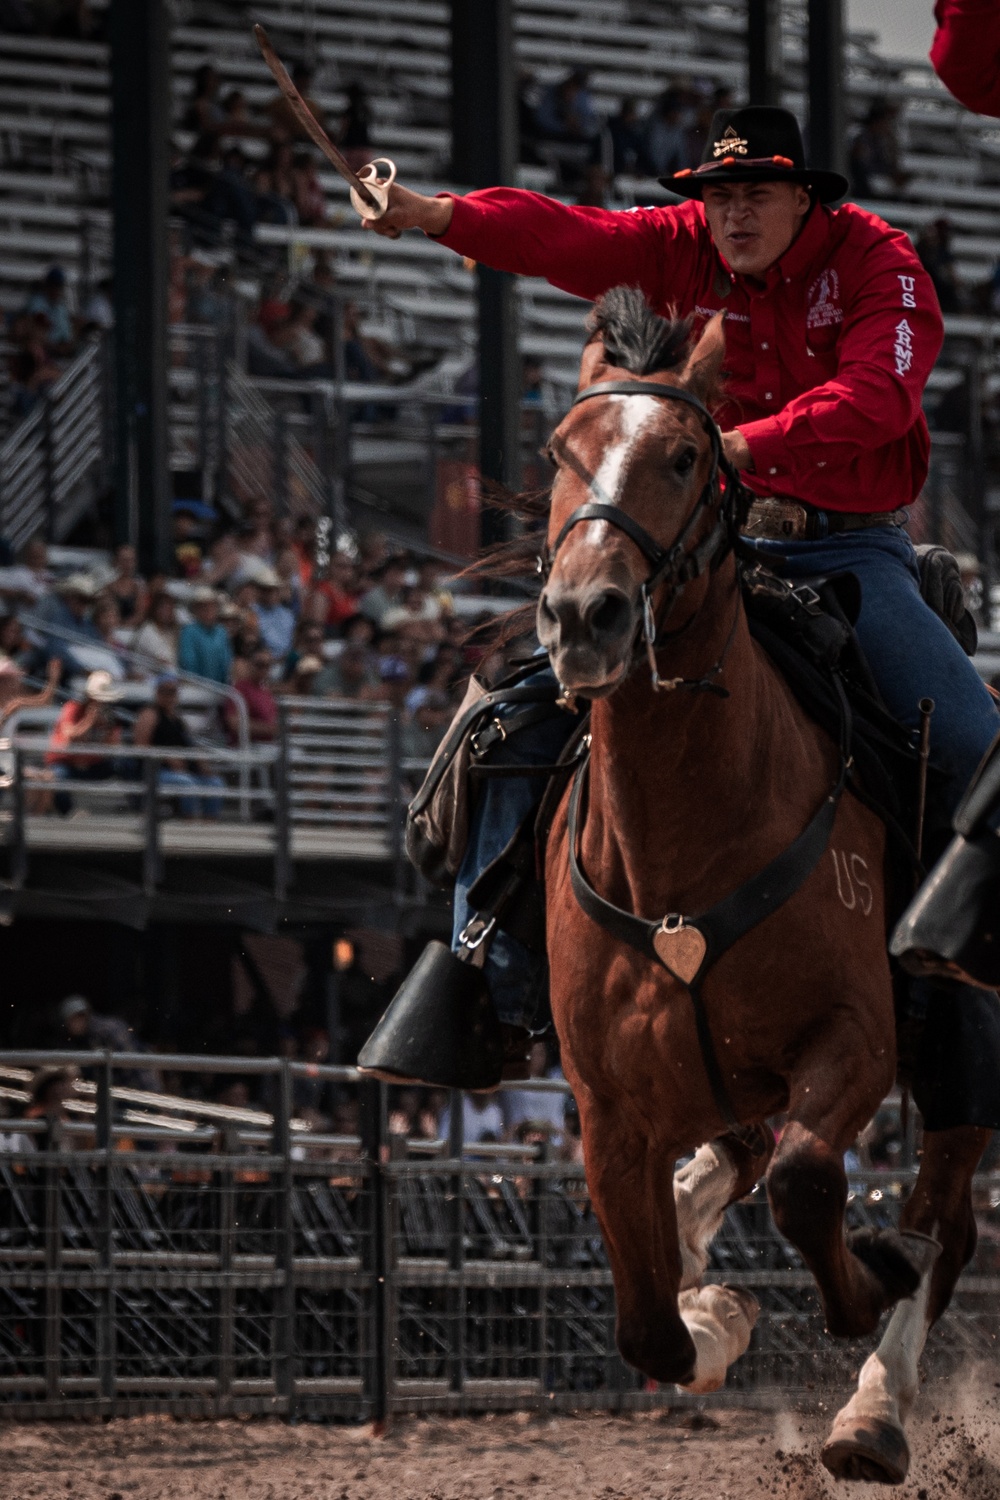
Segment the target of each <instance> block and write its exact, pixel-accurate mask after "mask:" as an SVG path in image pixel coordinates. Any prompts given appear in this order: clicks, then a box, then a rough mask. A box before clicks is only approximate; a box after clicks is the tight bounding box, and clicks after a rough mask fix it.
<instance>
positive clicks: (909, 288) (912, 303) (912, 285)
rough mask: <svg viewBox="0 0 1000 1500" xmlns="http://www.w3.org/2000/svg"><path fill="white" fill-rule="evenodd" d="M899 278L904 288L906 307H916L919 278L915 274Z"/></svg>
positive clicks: (904, 304) (904, 303)
mask: <svg viewBox="0 0 1000 1500" xmlns="http://www.w3.org/2000/svg"><path fill="white" fill-rule="evenodd" d="M898 280H899V284H900V286H901V287H902V289H903V306H904V307H916V305H917V298H916V286H917V278H916V277H915V276H899V277H898Z"/></svg>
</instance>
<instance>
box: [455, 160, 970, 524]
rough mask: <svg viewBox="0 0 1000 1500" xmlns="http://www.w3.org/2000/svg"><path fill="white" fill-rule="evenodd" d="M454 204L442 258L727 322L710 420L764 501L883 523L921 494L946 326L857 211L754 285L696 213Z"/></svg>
mask: <svg viewBox="0 0 1000 1500" xmlns="http://www.w3.org/2000/svg"><path fill="white" fill-rule="evenodd" d="M454 201H455V211H454V217H453V218H452V221H451V224H450V225H449V227H448V230H447V232H446V233H445V234H444V235H442V236H441V241H442V243H443V244H445V245H448V246H450V247H451V248H452V249H453V250H457V251H458V252H459V253H460V254H462V255H467V256H471V257H472V258H473V259H475V260H478V261H482V262H483V263H484V264H485V265H488V266H493V267H495V268H496V269H497V270H501V271H514V272H517V273H519V274H520V275H522V276H544V277H545V278H546V280H548V281H550V282H551V283H552V284H553V285H554V286H558V287H562V288H563V289H564V290H565V291H568V292H573V293H575V295H576V296H578V297H587V298H595V297H598V296H600V295H601V293H602V292H605V291H607V290H608V289H609V287H613V286H619V285H627V286H637V287H640V288H641V289H642V290H643V291H644V292H645V293H646V296H647V298H648V299H649V302H650V304H651V306H652V307H653V308H655V310H656V311H657V312H659V313H663V314H669V313H671V312H675V313H676V315H678V316H686V315H688V314H690V315H692V316H693V317H694V320H695V327H696V330H698V329H700V328H701V327H702V326H703V325H704V323H705V321H706V320H707V319H708V318H710V317H711V316H712V314H713V313H716V312H718V311H719V310H720V309H724V310H725V312H726V345H727V355H726V370H725V377H726V383H725V400H724V403H723V404H722V405H721V406H720V407H719V409H718V410H717V412H716V416H717V417H718V420H719V422H720V424H721V425H722V427H723V430H726V429H727V428H730V427H734V426H738V427H739V428H740V430H741V432H742V433H743V434H744V436H745V438H746V440H747V442H748V443H749V445H750V451H751V453H752V454H753V460H754V473H752V474H748V475H747V476H746V478H747V482H748V483H749V484H750V485H751V487H752V488H753V489H754V490H756V492H757V493H758V494H762V495H784V496H789V497H794V498H796V499H801V500H808V501H809V502H810V503H811V504H813V505H818V506H822V507H824V508H827V509H830V510H853V511H887V510H895V509H896V508H897V507H898V506H900V505H909V504H910V503H911V502H912V501H913V500H915V499H916V497H917V495H918V494H919V493H920V489H921V487H922V485H923V483H924V480H925V478H926V477H927V460H928V454H929V451H930V435H929V433H928V431H927V423H926V421H925V420H924V416H923V412H922V410H921V405H920V403H921V397H922V395H923V389H924V385H925V384H926V381H927V377H928V375H929V374H930V372H931V368H932V366H933V364H934V361H935V359H936V358H937V354H938V351H939V349H940V347H941V340H942V323H941V312H940V309H939V307H938V301H937V296H936V294H935V291H934V287H933V285H932V284H931V280H930V277H929V276H928V275H927V273H926V272H925V271H924V269H923V267H922V266H921V264H920V261H919V260H918V259H917V256H916V254H915V252H914V250H913V246H912V245H911V244H910V241H909V240H908V239H907V237H906V235H905V234H903V233H902V232H901V231H900V230H897V229H893V228H891V226H890V225H888V224H886V223H884V221H883V220H882V219H879V218H876V217H875V215H874V214H870V213H866V212H865V211H864V210H863V209H860V208H858V207H856V206H855V205H854V204H853V203H848V204H845V205H844V207H843V208H839V209H832V210H831V209H827V208H822V207H816V208H814V209H813V211H812V213H811V214H810V215H809V217H808V219H807V220H806V223H805V224H804V226H803V228H802V230H801V232H800V234H799V236H798V238H797V239H796V240H795V242H794V244H793V245H791V247H790V248H789V249H788V251H787V252H786V253H785V254H784V255H783V256H782V257H781V259H780V261H778V262H776V263H775V264H774V265H773V266H771V267H770V269H769V270H768V272H767V275H766V279H765V280H764V281H763V282H762V283H757V282H755V281H752V280H749V279H747V278H746V277H744V276H739V275H736V274H735V273H734V272H732V271H731V270H730V269H729V266H728V265H727V264H726V262H725V260H724V259H723V258H722V256H721V255H720V254H719V252H718V250H717V249H716V248H715V245H714V243H713V241H712V237H711V235H710V233H709V229H708V225H707V224H706V222H705V210H704V207H703V205H702V204H701V203H700V202H699V201H697V200H691V201H689V202H687V203H683V204H681V205H679V206H677V207H669V208H634V209H629V210H628V211H627V212H620V211H619V212H616V211H613V210H609V209H602V208H568V207H566V205H565V204H562V203H558V202H556V201H555V200H554V199H552V198H545V197H542V196H541V195H539V194H537V193H527V192H521V191H517V190H514V189H511V188H487V189H486V190H484V191H483V192H476V193H469V194H468V195H467V196H465V197H463V198H456V199H455V200H454Z"/></svg>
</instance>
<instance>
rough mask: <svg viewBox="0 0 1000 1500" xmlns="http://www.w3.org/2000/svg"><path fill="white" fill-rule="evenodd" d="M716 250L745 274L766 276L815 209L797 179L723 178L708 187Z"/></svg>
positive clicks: (705, 191) (707, 212)
mask: <svg viewBox="0 0 1000 1500" xmlns="http://www.w3.org/2000/svg"><path fill="white" fill-rule="evenodd" d="M702 198H703V200H704V203H705V217H706V219H707V220H708V227H709V229H710V230H711V233H712V239H713V240H714V241H715V244H716V248H717V249H718V250H719V252H720V253H721V254H722V255H724V256H725V258H726V263H727V264H728V265H729V266H731V267H732V269H733V270H734V271H738V272H739V273H740V274H741V275H743V276H763V274H764V272H765V271H766V270H767V268H768V266H770V265H773V263H774V262H775V261H776V260H778V259H779V258H780V257H781V256H782V255H784V253H785V251H786V250H787V249H788V247H789V245H790V244H791V243H792V241H793V240H794V239H795V236H796V235H797V234H798V232H799V230H800V229H801V227H802V225H803V223H804V222H805V218H806V215H807V214H808V212H809V206H810V198H809V194H808V192H807V191H806V189H805V188H804V187H802V185H801V184H800V183H797V182H719V183H713V184H711V185H707V184H706V186H705V188H704V189H703V190H702Z"/></svg>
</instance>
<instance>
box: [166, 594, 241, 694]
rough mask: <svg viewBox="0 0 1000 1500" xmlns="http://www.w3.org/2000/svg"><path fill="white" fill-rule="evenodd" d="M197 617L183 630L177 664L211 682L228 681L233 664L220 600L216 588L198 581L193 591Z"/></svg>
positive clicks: (191, 603) (194, 608) (193, 609)
mask: <svg viewBox="0 0 1000 1500" xmlns="http://www.w3.org/2000/svg"><path fill="white" fill-rule="evenodd" d="M190 608H191V613H192V615H193V616H194V619H193V620H191V621H189V623H188V624H187V625H185V626H184V628H183V630H182V631H181V639H180V645H179V647H178V651H177V664H178V666H179V667H180V669H181V671H183V672H194V673H195V674H196V675H197V676H199V677H207V678H208V679H209V680H210V681H211V682H225V683H228V681H229V678H230V672H231V669H232V664H233V651H232V647H231V646H230V644H229V633H228V631H227V630H226V628H225V626H224V625H222V624H221V623H220V621H219V600H218V596H217V595H216V592H215V590H214V589H211V588H209V587H208V585H207V584H199V585H198V587H197V588H196V589H194V591H193V592H192V594H191V597H190Z"/></svg>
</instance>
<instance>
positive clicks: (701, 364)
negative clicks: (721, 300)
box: [683, 312, 726, 401]
mask: <svg viewBox="0 0 1000 1500" xmlns="http://www.w3.org/2000/svg"><path fill="white" fill-rule="evenodd" d="M725 317H726V315H725V313H724V312H718V313H716V314H715V317H714V318H710V319H709V321H708V322H707V323H706V324H705V327H704V329H703V330H702V335H701V338H700V339H699V340H698V342H697V343H696V344H695V346H694V348H693V349H692V350H691V353H690V354H689V355H688V361H687V364H686V365H685V366H684V375H683V380H684V384H685V386H686V387H687V389H688V390H689V391H690V392H691V394H692V395H694V396H697V397H698V399H699V400H700V401H707V400H708V398H709V396H710V395H711V393H712V391H713V390H714V389H715V387H716V386H717V385H718V383H719V376H720V374H721V372H722V361H723V360H724V359H725V357H726V335H725V330H724V328H723V323H724V322H725Z"/></svg>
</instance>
